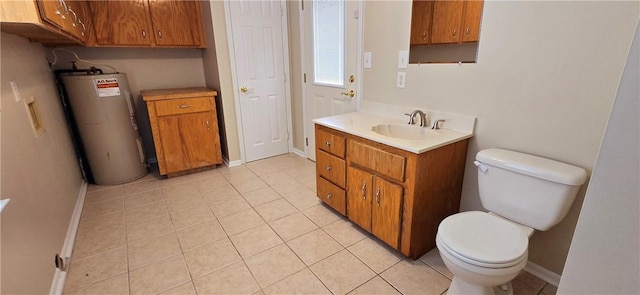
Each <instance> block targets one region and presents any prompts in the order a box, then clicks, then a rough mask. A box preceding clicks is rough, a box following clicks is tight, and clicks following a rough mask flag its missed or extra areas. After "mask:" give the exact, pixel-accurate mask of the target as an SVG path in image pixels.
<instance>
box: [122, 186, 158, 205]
mask: <svg viewBox="0 0 640 295" xmlns="http://www.w3.org/2000/svg"><path fill="white" fill-rule="evenodd" d="M158 201H162V193H161V192H160V189H154V190H150V191H146V192H141V193H137V194H132V195H127V196H125V197H124V207H125V208H127V209H129V208H133V207H137V206H141V205H146V204H149V203H154V202H158Z"/></svg>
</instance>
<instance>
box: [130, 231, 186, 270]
mask: <svg viewBox="0 0 640 295" xmlns="http://www.w3.org/2000/svg"><path fill="white" fill-rule="evenodd" d="M181 252H182V250H181V249H180V244H178V238H177V237H176V234H175V233H173V232H170V233H168V234H164V235H161V236H158V237H155V238H151V239H144V240H136V241H132V242H129V244H128V245H127V253H128V257H129V269H130V270H133V269H136V268H139V267H141V266H144V265H147V264H150V263H154V262H156V261H159V260H162V259H165V258H167V257H170V256H173V255H176V254H180V253H181Z"/></svg>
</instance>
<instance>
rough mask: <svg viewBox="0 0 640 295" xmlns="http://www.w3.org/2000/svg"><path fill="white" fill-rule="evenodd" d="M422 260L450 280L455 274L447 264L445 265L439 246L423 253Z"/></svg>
mask: <svg viewBox="0 0 640 295" xmlns="http://www.w3.org/2000/svg"><path fill="white" fill-rule="evenodd" d="M420 261H422V262H424V263H426V264H427V265H428V266H431V268H433V269H435V270H436V271H438V272H439V273H441V274H443V275H444V276H445V277H447V278H449V279H450V280H451V279H453V274H452V273H451V271H450V270H449V269H448V268H447V266H446V265H444V262H443V261H442V257H440V252H438V248H433V249H432V250H431V251H429V252H427V254H424V255H422V257H420Z"/></svg>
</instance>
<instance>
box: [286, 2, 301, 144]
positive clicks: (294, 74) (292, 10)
mask: <svg viewBox="0 0 640 295" xmlns="http://www.w3.org/2000/svg"><path fill="white" fill-rule="evenodd" d="M287 17H288V20H287V21H288V23H289V65H290V70H289V73H290V74H289V76H290V80H289V81H290V83H291V118H292V121H293V122H292V125H293V148H294V149H296V150H298V151H300V152H303V153H304V147H305V140H304V118H303V114H304V109H303V108H302V56H301V54H302V52H301V48H300V29H302V24H300V2H298V1H287Z"/></svg>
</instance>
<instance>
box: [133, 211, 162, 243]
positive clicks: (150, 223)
mask: <svg viewBox="0 0 640 295" xmlns="http://www.w3.org/2000/svg"><path fill="white" fill-rule="evenodd" d="M170 232H173V223H171V218H170V217H169V215H163V216H160V217H156V218H152V219H149V220H147V221H144V222H141V223H138V224H132V225H128V226H127V241H129V242H131V241H135V240H140V239H151V238H155V237H157V236H161V235H163V234H167V233H170Z"/></svg>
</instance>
